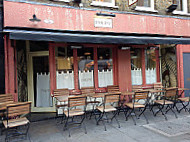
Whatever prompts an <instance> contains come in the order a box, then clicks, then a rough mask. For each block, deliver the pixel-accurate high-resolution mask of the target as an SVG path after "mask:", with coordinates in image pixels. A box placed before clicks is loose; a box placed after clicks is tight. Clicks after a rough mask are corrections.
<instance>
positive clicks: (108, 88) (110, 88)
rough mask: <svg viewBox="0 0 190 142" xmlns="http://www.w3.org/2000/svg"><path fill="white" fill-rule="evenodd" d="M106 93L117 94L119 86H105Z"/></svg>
mask: <svg viewBox="0 0 190 142" xmlns="http://www.w3.org/2000/svg"><path fill="white" fill-rule="evenodd" d="M107 91H108V93H110V92H119V86H118V85H108V86H107Z"/></svg>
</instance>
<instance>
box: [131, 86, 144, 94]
mask: <svg viewBox="0 0 190 142" xmlns="http://www.w3.org/2000/svg"><path fill="white" fill-rule="evenodd" d="M140 90H143V89H142V86H139V85H133V86H132V91H133V92H135V91H140Z"/></svg>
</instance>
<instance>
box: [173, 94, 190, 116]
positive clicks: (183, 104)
mask: <svg viewBox="0 0 190 142" xmlns="http://www.w3.org/2000/svg"><path fill="white" fill-rule="evenodd" d="M183 93H184V90H182V91H181V93H180V94H179V95H178V98H180V97H182V94H183ZM178 101H179V103H181V104H182V106H183V107H182V108H180V109H178V108H177V106H176V109H177V111H178V112H179V113H180V112H181V111H182V110H183V109H184V110H185V111H187V112H189V113H190V109H188V108H187V106H188V105H189V103H190V97H189V100H188V101H182V100H178ZM185 103H186V104H185Z"/></svg>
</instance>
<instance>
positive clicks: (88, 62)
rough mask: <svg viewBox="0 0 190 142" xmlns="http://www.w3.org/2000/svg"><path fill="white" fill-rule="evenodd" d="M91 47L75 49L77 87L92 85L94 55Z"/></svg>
mask: <svg viewBox="0 0 190 142" xmlns="http://www.w3.org/2000/svg"><path fill="white" fill-rule="evenodd" d="M93 53H94V52H93V48H89V47H88V48H82V49H78V50H77V54H78V71H79V73H78V74H79V88H82V87H94V55H93Z"/></svg>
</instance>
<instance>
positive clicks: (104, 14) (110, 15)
mask: <svg viewBox="0 0 190 142" xmlns="http://www.w3.org/2000/svg"><path fill="white" fill-rule="evenodd" d="M96 15H97V16H109V17H116V15H115V14H113V13H102V12H99V13H96Z"/></svg>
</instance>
